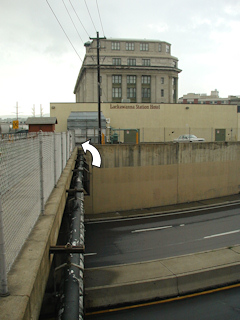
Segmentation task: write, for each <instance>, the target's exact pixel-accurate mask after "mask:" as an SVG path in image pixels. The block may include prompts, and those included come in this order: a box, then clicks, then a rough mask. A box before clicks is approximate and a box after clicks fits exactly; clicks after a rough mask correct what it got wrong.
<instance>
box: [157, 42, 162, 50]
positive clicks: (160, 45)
mask: <svg viewBox="0 0 240 320" xmlns="http://www.w3.org/2000/svg"><path fill="white" fill-rule="evenodd" d="M158 50H159V51H160V52H161V51H162V44H161V43H159V46H158Z"/></svg>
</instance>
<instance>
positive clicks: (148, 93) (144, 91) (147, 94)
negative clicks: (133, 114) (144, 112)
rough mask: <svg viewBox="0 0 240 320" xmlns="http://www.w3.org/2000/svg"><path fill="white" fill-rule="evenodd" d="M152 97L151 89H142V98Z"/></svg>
mask: <svg viewBox="0 0 240 320" xmlns="http://www.w3.org/2000/svg"><path fill="white" fill-rule="evenodd" d="M150 97H151V89H150V88H142V98H143V99H144V98H147V99H149V98H150Z"/></svg>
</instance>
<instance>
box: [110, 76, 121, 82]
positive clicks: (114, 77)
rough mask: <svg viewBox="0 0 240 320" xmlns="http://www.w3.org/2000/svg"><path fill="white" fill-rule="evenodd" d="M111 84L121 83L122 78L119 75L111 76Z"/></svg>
mask: <svg viewBox="0 0 240 320" xmlns="http://www.w3.org/2000/svg"><path fill="white" fill-rule="evenodd" d="M112 83H122V76H120V75H113V76H112Z"/></svg>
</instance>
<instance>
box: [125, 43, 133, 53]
mask: <svg viewBox="0 0 240 320" xmlns="http://www.w3.org/2000/svg"><path fill="white" fill-rule="evenodd" d="M126 50H129V51H133V50H134V42H126Z"/></svg>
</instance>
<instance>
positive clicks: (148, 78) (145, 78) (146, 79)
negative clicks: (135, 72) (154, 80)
mask: <svg viewBox="0 0 240 320" xmlns="http://www.w3.org/2000/svg"><path fill="white" fill-rule="evenodd" d="M142 83H143V84H150V83H151V76H142Z"/></svg>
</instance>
